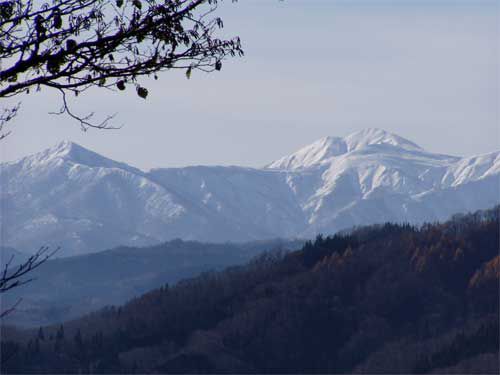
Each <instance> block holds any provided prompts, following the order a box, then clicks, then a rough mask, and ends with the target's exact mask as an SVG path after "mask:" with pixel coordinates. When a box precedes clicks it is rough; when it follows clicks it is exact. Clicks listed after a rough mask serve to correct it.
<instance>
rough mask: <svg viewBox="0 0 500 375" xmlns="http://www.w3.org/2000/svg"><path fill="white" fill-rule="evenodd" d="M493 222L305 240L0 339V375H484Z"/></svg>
mask: <svg viewBox="0 0 500 375" xmlns="http://www.w3.org/2000/svg"><path fill="white" fill-rule="evenodd" d="M499 213H500V208H499V207H496V208H495V209H492V210H488V211H481V212H477V213H475V214H468V215H459V216H455V217H453V218H452V219H451V220H450V221H448V222H446V223H441V224H426V225H423V226H421V227H414V226H410V225H399V224H385V225H377V226H370V227H362V228H358V229H355V230H352V231H349V232H344V233H338V234H336V235H333V236H318V237H317V238H316V240H315V241H311V242H307V243H306V244H305V245H304V246H303V248H302V249H301V250H299V251H294V252H273V253H266V254H264V255H261V256H259V257H257V258H255V259H254V260H252V261H251V262H249V263H248V264H247V265H245V266H239V267H232V268H228V269H226V270H224V271H221V272H211V273H205V274H202V275H201V276H199V277H196V278H192V279H189V280H185V281H182V282H179V283H177V284H176V285H173V286H169V285H164V286H163V287H161V288H159V289H156V290H153V291H151V292H149V293H147V294H144V295H143V296H141V297H139V298H136V299H134V300H132V301H130V302H128V303H127V304H125V305H123V306H120V307H117V306H112V307H107V308H104V309H102V310H100V311H98V312H95V313H92V314H90V315H87V316H85V317H83V318H80V319H78V320H74V321H70V322H65V323H64V324H57V325H53V326H44V327H40V328H37V329H32V330H20V329H16V328H14V327H4V328H3V331H2V348H1V349H2V372H3V373H422V374H426V373H455V374H457V373H463V374H470V373H481V374H484V373H491V374H496V373H498V371H499V357H498V352H499V323H498V322H499V273H500V270H499V266H500V264H499V259H500V258H499ZM109 293H112V291H111V290H110V291H109Z"/></svg>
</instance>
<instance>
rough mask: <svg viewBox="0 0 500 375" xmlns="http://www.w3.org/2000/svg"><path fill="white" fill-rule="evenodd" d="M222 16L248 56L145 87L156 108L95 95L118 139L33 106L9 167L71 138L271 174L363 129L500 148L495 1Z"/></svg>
mask: <svg viewBox="0 0 500 375" xmlns="http://www.w3.org/2000/svg"><path fill="white" fill-rule="evenodd" d="M220 11H221V14H222V16H223V18H224V23H225V26H226V29H225V33H227V34H228V35H240V36H241V38H242V40H243V43H244V47H245V51H246V56H245V57H244V58H242V59H234V60H231V61H229V62H227V63H225V64H224V67H223V71H222V72H220V73H216V74H211V75H205V74H202V73H194V74H193V77H192V79H191V80H189V81H188V80H187V79H186V78H185V77H184V75H183V74H181V73H180V72H174V73H166V74H164V75H162V76H161V77H160V80H159V81H157V82H154V81H153V82H149V83H148V84H146V86H147V87H148V88H149V91H150V97H148V100H147V101H143V100H142V99H140V98H138V97H137V96H136V95H133V94H130V95H123V94H121V93H120V94H108V93H102V92H100V91H95V92H92V93H89V94H88V95H86V96H85V97H84V98H82V100H80V101H79V102H78V104H77V105H75V106H74V110H75V111H79V112H81V113H84V112H86V111H89V110H93V111H95V112H96V115H97V116H99V115H100V116H104V115H106V114H110V113H114V112H118V116H117V119H116V123H117V124H121V123H124V124H125V127H124V128H123V129H121V130H118V131H92V130H90V131H88V132H86V133H83V132H81V131H80V130H79V128H78V125H77V124H76V123H74V122H73V121H71V120H70V119H68V118H67V117H57V116H52V115H48V114H47V113H48V112H49V111H54V110H57V108H58V107H59V101H58V98H57V96H56V95H55V94H52V93H50V92H49V91H46V92H42V93H39V94H37V95H31V96H26V97H24V96H23V98H22V100H23V108H22V112H21V114H20V115H19V117H18V118H17V119H16V122H15V124H14V126H13V128H12V130H13V133H12V135H11V136H9V137H8V138H7V139H6V140H4V141H3V142H2V144H1V145H0V147H2V155H1V157H2V159H3V160H12V159H16V158H18V157H21V156H23V155H26V154H29V153H33V152H36V151H39V150H42V149H44V148H46V147H49V146H51V145H53V144H55V143H57V142H59V141H61V140H64V139H68V140H72V141H75V142H77V143H80V144H81V145H83V146H85V147H88V148H90V149H93V150H95V151H97V152H99V153H101V154H103V155H106V156H108V157H111V158H113V159H117V160H120V161H124V162H127V163H129V164H132V165H134V166H137V167H140V168H144V169H148V168H151V167H160V166H163V167H167V166H185V165H193V164H197V165H199V164H208V165H213V164H223V165H228V164H232V165H246V166H262V165H264V164H267V163H268V162H270V161H272V160H274V159H277V158H279V157H281V156H283V155H285V154H288V153H291V152H293V151H295V150H296V149H298V148H299V147H301V146H303V145H306V144H308V143H310V142H312V141H314V140H316V139H318V138H321V137H324V136H327V135H339V136H343V135H346V134H349V133H351V132H353V131H356V130H359V129H362V128H366V127H379V128H383V129H386V130H389V131H393V132H395V133H398V134H399V135H401V136H404V137H407V138H409V139H411V140H412V141H414V142H416V143H418V144H419V145H421V146H422V147H424V148H426V149H428V150H430V151H435V152H442V153H450V154H455V155H472V154H478V153H484V152H489V151H494V150H498V149H500V146H499V144H500V139H499V122H498V105H499V104H498V103H499V96H498V87H499V76H498V69H499V67H498V60H499V47H500V46H499V43H500V40H499V29H498V24H499V23H500V22H499V21H500V20H499V2H498V1H483V2H481V1H477V0H476V1H457V0H453V1H452V0H450V1H404V0H400V1H352V0H349V1H332V0H324V1H319V0H317V1H313V0H301V1H299V0H286V1H284V2H279V1H272V0H261V1H259V0H240V1H239V2H238V3H237V4H231V2H229V1H228V2H226V3H225V4H224V5H223V6H222V8H221V9H220Z"/></svg>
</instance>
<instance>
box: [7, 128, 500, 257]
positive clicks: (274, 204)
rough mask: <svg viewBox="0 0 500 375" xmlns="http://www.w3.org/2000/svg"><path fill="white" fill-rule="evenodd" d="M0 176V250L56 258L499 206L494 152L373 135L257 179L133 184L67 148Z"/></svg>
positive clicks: (327, 145)
mask: <svg viewBox="0 0 500 375" xmlns="http://www.w3.org/2000/svg"><path fill="white" fill-rule="evenodd" d="M0 168H1V170H0V172H1V196H0V199H1V202H0V204H1V217H0V220H1V221H0V224H1V226H2V232H3V239H2V243H1V245H2V246H9V247H13V248H16V249H19V250H23V251H34V250H36V249H37V248H38V247H39V246H40V245H45V244H47V245H52V246H55V245H61V246H62V247H63V249H64V251H63V255H73V254H79V253H87V252H93V251H99V250H102V249H105V248H110V247H113V246H117V245H136V246H140V245H146V244H153V243H157V242H160V241H165V240H168V239H172V238H183V239H191V240H192V239H195V240H203V241H217V242H218V241H244V240H253V239H265V238H273V237H312V236H314V235H315V234H317V233H333V232H335V231H337V230H340V229H345V228H350V227H352V226H355V225H365V224H373V223H380V222H385V221H398V222H401V221H405V222H411V223H421V222H424V221H435V220H443V219H446V218H448V217H449V216H451V215H452V214H454V213H458V212H465V211H471V210H476V209H482V208H488V207H491V206H493V205H495V204H498V203H500V191H499V181H500V180H499V177H500V152H494V153H490V154H484V155H480V156H474V157H467V158H459V157H454V156H448V155H440V154H433V153H430V152H427V151H425V150H423V149H422V148H420V147H419V146H418V145H416V144H414V143H413V142H410V141H408V140H406V139H404V138H402V137H399V136H397V135H395V134H391V133H388V132H386V131H383V130H380V129H366V130H363V131H359V132H356V133H353V134H351V135H349V136H347V137H344V138H339V137H326V138H323V139H320V140H319V141H317V142H315V143H313V144H311V145H309V146H306V147H304V148H302V149H301V150H299V151H297V152H295V153H293V154H291V155H289V156H285V157H283V158H281V159H279V160H277V161H275V162H272V163H270V164H269V165H268V166H266V167H264V168H261V169H253V168H242V167H186V168H166V169H154V170H152V171H149V172H143V171H141V170H139V169H136V168H133V167H130V166H128V165H126V164H123V163H118V162H115V161H113V160H110V159H107V158H105V157H103V156H100V155H98V154H96V153H94V152H92V151H89V150H87V149H84V148H83V147H81V146H79V145H77V144H74V143H71V142H62V143H60V144H59V145H57V146H55V147H53V148H51V149H48V150H46V151H43V152H40V153H38V154H35V155H32V156H28V157H25V158H23V159H21V160H18V161H16V162H10V163H4V164H2V165H1V167H0Z"/></svg>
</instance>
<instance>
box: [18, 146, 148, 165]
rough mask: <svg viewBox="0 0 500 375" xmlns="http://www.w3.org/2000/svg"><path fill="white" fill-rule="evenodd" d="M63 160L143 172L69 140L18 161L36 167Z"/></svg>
mask: <svg viewBox="0 0 500 375" xmlns="http://www.w3.org/2000/svg"><path fill="white" fill-rule="evenodd" d="M61 161H63V162H65V163H72V164H81V165H85V166H87V167H96V168H100V167H104V168H120V169H125V170H133V171H134V173H142V172H140V171H139V170H138V169H136V168H133V167H131V166H129V165H127V164H125V163H120V162H116V161H114V160H111V159H108V158H107V157H105V156H102V155H100V154H98V153H96V152H94V151H91V150H89V149H87V148H85V147H83V146H81V145H79V144H78V143H75V142H72V141H69V140H63V141H61V142H59V143H57V144H55V145H54V146H52V147H50V148H48V149H46V150H44V151H41V152H38V153H36V154H33V155H30V156H27V157H25V158H23V159H21V160H19V161H18V162H24V163H27V165H30V166H31V167H36V166H39V165H52V164H53V163H54V162H55V163H57V164H59V163H60V162H61Z"/></svg>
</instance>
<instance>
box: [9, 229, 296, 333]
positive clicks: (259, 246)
mask: <svg viewBox="0 0 500 375" xmlns="http://www.w3.org/2000/svg"><path fill="white" fill-rule="evenodd" d="M303 243H304V241H299V240H295V241H294V240H289V241H285V240H280V239H275V240H268V241H253V242H246V243H221V244H214V243H203V242H196V241H182V240H173V241H168V242H165V243H162V244H160V245H155V246H149V247H124V246H120V247H117V248H114V249H111V250H106V251H101V252H98V253H94V254H87V255H81V256H74V257H67V258H59V259H52V260H49V261H48V262H46V263H45V264H44V265H43V267H39V268H37V269H36V270H34V271H33V272H32V273H31V274H30V276H31V277H32V278H34V279H35V280H34V282H31V283H28V284H26V285H23V286H21V287H19V288H15V289H13V290H12V291H10V292H9V293H5V294H4V295H2V304H3V306H13V305H14V304H15V303H16V301H18V300H19V299H22V303H20V304H18V305H17V307H16V313H15V314H9V315H7V316H6V317H5V318H4V319H3V323H7V324H13V325H18V326H25V327H33V326H40V325H48V324H54V323H59V322H62V321H65V320H70V319H75V318H77V317H80V316H82V315H84V314H86V313H89V312H91V311H95V310H98V309H100V308H102V307H104V306H107V305H118V304H123V303H125V302H127V301H128V300H130V299H131V298H133V297H137V296H140V295H141V294H143V293H146V292H147V291H149V290H152V289H154V288H157V287H159V286H161V285H163V284H165V283H170V284H175V283H176V282H177V281H179V280H182V279H185V278H190V277H194V276H197V275H199V274H200V273H202V272H206V271H214V270H222V269H224V268H226V267H229V266H233V265H241V264H245V263H247V262H248V261H249V260H250V259H252V258H253V257H255V256H257V255H258V254H261V253H262V252H264V251H274V250H296V249H299V248H300V247H301V246H302V245H303ZM17 259H21V260H22V259H23V257H22V256H19V255H16V256H15V257H14V260H17ZM7 260H8V259H7Z"/></svg>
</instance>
